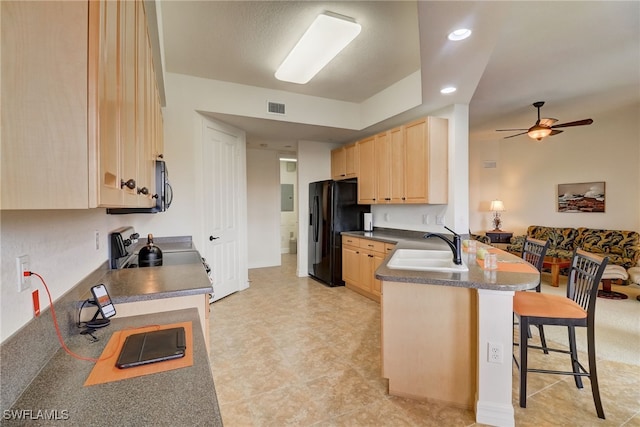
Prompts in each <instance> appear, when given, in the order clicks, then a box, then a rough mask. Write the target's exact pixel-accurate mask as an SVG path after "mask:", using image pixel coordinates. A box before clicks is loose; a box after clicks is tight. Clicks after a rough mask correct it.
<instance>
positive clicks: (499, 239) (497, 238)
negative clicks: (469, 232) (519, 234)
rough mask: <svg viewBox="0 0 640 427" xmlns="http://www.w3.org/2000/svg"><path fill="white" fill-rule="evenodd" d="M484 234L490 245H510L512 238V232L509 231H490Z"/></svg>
mask: <svg viewBox="0 0 640 427" xmlns="http://www.w3.org/2000/svg"><path fill="white" fill-rule="evenodd" d="M484 234H486V235H487V237H489V238H490V239H491V244H492V245H493V244H494V243H499V244H502V245H505V244H508V243H511V237H512V236H513V232H511V231H502V230H491V231H486V232H485V233H484Z"/></svg>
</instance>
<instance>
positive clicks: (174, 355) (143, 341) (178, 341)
mask: <svg viewBox="0 0 640 427" xmlns="http://www.w3.org/2000/svg"><path fill="white" fill-rule="evenodd" d="M186 348H187V345H186V338H185V331H184V328H182V327H180V328H171V329H161V330H159V331H151V332H142V333H139V334H133V335H129V336H128V337H127V339H126V340H125V342H124V345H123V346H122V351H121V352H120V356H119V357H118V361H117V362H116V366H117V367H118V368H121V369H124V368H132V367H134V366H140V365H146V364H148V363H156V362H162V361H165V360H172V359H178V358H180V357H184V353H185V350H186Z"/></svg>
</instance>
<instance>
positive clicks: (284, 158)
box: [280, 157, 298, 162]
mask: <svg viewBox="0 0 640 427" xmlns="http://www.w3.org/2000/svg"><path fill="white" fill-rule="evenodd" d="M280 161H281V162H297V161H298V159H287V158H286V157H280Z"/></svg>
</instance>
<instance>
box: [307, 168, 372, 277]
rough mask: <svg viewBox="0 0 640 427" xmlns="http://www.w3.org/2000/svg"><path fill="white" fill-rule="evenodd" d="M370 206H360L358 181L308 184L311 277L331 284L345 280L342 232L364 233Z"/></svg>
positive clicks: (329, 181) (309, 264)
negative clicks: (343, 278)
mask: <svg viewBox="0 0 640 427" xmlns="http://www.w3.org/2000/svg"><path fill="white" fill-rule="evenodd" d="M365 212H371V206H370V205H359V204H358V185H357V181H356V180H344V181H331V180H328V181H319V182H312V183H310V184H309V253H308V255H309V263H308V266H309V276H311V277H313V278H314V279H316V280H318V281H320V282H322V283H324V284H326V285H328V286H344V281H343V280H342V236H341V235H340V232H342V231H356V230H362V229H363V227H364V213H365Z"/></svg>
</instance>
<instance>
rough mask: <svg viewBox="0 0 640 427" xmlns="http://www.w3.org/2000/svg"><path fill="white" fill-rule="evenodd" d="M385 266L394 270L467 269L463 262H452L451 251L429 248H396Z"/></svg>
mask: <svg viewBox="0 0 640 427" xmlns="http://www.w3.org/2000/svg"><path fill="white" fill-rule="evenodd" d="M387 267H389V268H391V269H394V270H419V271H436V272H442V273H461V272H465V271H469V268H468V267H467V266H466V265H465V264H464V262H463V263H462V264H461V265H457V264H454V262H453V254H452V253H451V251H442V250H430V249H397V250H396V251H395V252H394V254H393V256H392V257H391V259H390V260H389V262H388V263H387Z"/></svg>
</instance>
